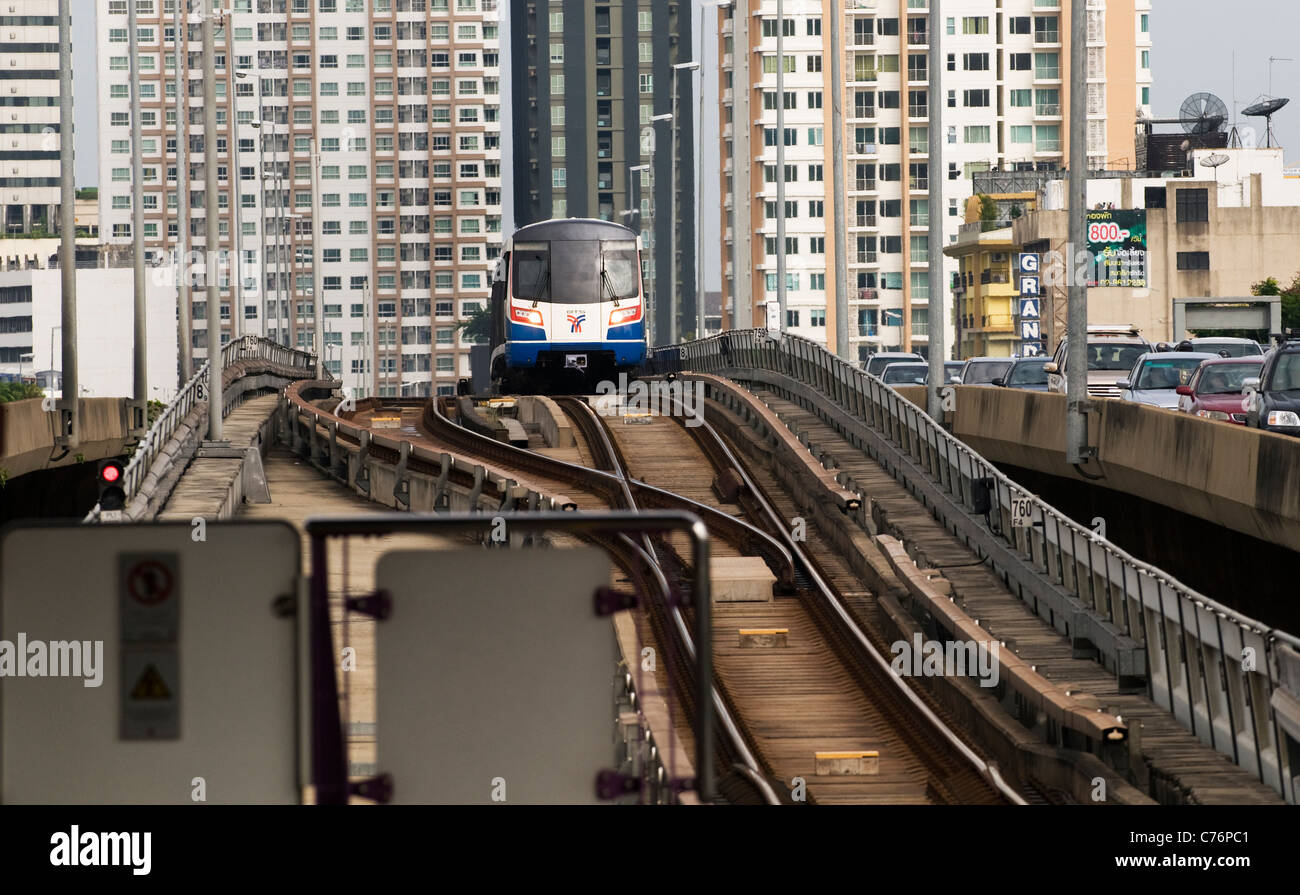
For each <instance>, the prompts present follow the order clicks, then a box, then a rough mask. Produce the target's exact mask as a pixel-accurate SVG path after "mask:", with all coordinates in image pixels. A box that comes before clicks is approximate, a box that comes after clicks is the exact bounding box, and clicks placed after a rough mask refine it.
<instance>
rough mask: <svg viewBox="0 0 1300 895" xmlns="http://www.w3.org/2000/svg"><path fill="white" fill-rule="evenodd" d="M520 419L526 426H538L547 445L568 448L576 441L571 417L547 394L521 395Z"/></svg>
mask: <svg viewBox="0 0 1300 895" xmlns="http://www.w3.org/2000/svg"><path fill="white" fill-rule="evenodd" d="M519 421H520V422H521V423H523V424H524V425H525V426H536V427H537V431H538V432H540V433H541V435H542V438H543V440H545V441H546V446H547V447H557V448H566V447H573V446H574V444H575V443H576V442H575V441H574V438H573V425H572V424H571V423H570V422H569V418H568V417H567V416H565V415H564V411H562V410H560V406H559V405H558V404H556V403H555V402H554V401H552V400H551V399H550V398H548V397H546V396H545V395H521V396H520V398H519Z"/></svg>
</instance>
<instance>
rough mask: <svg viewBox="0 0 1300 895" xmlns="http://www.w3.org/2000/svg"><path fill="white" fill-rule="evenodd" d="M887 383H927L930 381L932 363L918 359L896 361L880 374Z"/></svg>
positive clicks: (882, 380) (881, 378) (881, 379)
mask: <svg viewBox="0 0 1300 895" xmlns="http://www.w3.org/2000/svg"><path fill="white" fill-rule="evenodd" d="M880 381H881V382H883V383H885V385H925V384H926V383H928V382H929V381H930V365H929V364H927V363H920V362H917V361H895V362H894V363H892V364H890V365H889V366H887V367H885V370H884V372H883V373H881V374H880Z"/></svg>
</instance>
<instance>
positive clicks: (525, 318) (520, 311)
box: [510, 307, 546, 326]
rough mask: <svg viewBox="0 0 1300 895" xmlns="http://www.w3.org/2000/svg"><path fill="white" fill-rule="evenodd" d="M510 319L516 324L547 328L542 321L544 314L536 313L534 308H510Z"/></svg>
mask: <svg viewBox="0 0 1300 895" xmlns="http://www.w3.org/2000/svg"><path fill="white" fill-rule="evenodd" d="M510 319H511V320H512V321H513V322H515V323H524V324H527V325H528V326H545V325H546V323H545V321H543V320H542V312H541V311H535V310H533V309H532V308H516V307H511V308H510Z"/></svg>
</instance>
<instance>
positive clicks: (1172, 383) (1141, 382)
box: [1117, 351, 1219, 410]
mask: <svg viewBox="0 0 1300 895" xmlns="http://www.w3.org/2000/svg"><path fill="white" fill-rule="evenodd" d="M1218 356H1219V355H1217V354H1208V353H1206V352H1203V351H1163V352H1147V353H1146V354H1144V355H1142V356H1141V357H1139V358H1138V359H1137V361H1135V362H1134V364H1133V370H1132V372H1130V373H1129V375H1128V378H1127V379H1121V380H1120V381H1119V382H1118V383H1117V385H1118V386H1119V388H1120V399H1121V400H1124V401H1132V402H1134V403H1137V404H1150V405H1151V406H1152V407H1162V408H1164V409H1165V410H1177V409H1178V387H1179V386H1180V385H1186V384H1187V383H1189V382H1191V381H1192V376H1194V375H1195V374H1196V369H1197V368H1198V367H1199V366H1200V365H1201V361H1203V360H1210V359H1212V358H1217V357H1218Z"/></svg>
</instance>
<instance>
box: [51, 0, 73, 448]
mask: <svg viewBox="0 0 1300 895" xmlns="http://www.w3.org/2000/svg"><path fill="white" fill-rule="evenodd" d="M72 129H73V121H72V0H59V202H60V206H59V218H60V220H59V231H60V233H59V235H60V241H59V275H60V276H59V279H60V280H61V281H62V286H63V296H62V303H61V310H62V312H63V323H62V329H63V335H62V338H63V361H62V364H61V366H62V367H63V398H62V399H61V400H60V401H59V405H58V406H59V422H60V426H59V434H58V436H57V441H58V443H59V444H60V445H62V446H63V447H67V448H74V447H76V446H77V444H78V442H79V440H80V438H81V392H80V390H79V383H78V382H77V191H76V179H75V174H74V170H73V164H72V162H73V149H74V145H73V144H74V142H75V141H74V139H73V130H72ZM50 368H51V369H53V368H54V358H53V357H51V358H50Z"/></svg>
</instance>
